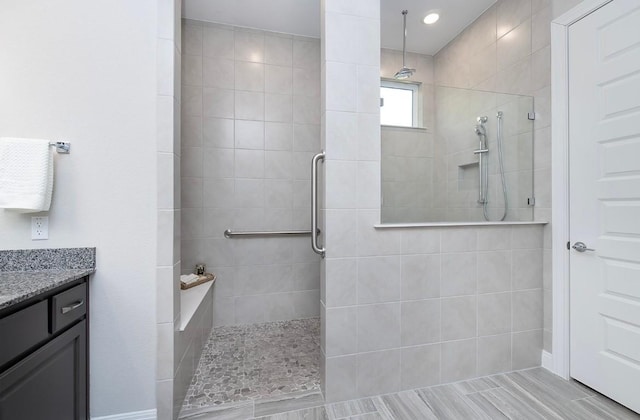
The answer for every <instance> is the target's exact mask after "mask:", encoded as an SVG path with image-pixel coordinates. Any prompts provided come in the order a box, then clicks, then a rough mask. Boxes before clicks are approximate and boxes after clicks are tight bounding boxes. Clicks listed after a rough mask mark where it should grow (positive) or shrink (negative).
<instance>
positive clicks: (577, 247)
mask: <svg viewBox="0 0 640 420" xmlns="http://www.w3.org/2000/svg"><path fill="white" fill-rule="evenodd" d="M571 248H573V249H575V250H576V251H578V252H585V251H595V249H591V248H587V245H586V244H585V243H584V242H576V243H575V244H573V246H572V247H571Z"/></svg>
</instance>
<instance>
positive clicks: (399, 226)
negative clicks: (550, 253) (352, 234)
mask: <svg viewBox="0 0 640 420" xmlns="http://www.w3.org/2000/svg"><path fill="white" fill-rule="evenodd" d="M547 223H549V222H545V221H533V222H437V223H378V224H377V225H373V227H375V228H376V229H404V228H420V227H455V226H523V225H524V226H526V225H546V224H547Z"/></svg>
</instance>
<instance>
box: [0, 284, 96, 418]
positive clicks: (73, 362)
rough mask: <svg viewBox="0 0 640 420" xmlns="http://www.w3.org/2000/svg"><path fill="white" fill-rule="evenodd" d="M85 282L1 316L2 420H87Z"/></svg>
mask: <svg viewBox="0 0 640 420" xmlns="http://www.w3.org/2000/svg"><path fill="white" fill-rule="evenodd" d="M88 299H89V294H88V282H87V278H86V277H85V278H83V279H80V280H79V281H76V282H74V283H72V284H67V285H65V286H63V287H60V288H58V289H56V290H53V291H50V292H48V293H43V294H42V295H39V296H35V297H33V298H31V299H29V300H28V301H25V302H23V303H22V304H21V305H20V307H19V308H11V307H10V308H7V309H5V310H3V311H2V312H0V420H16V419H29V420H39V419H42V420H45V419H46V420H55V419H61V420H62V419H64V420H71V419H77V420H84V419H88V417H89V416H88V411H89V406H88V322H89V321H88V304H89V301H88Z"/></svg>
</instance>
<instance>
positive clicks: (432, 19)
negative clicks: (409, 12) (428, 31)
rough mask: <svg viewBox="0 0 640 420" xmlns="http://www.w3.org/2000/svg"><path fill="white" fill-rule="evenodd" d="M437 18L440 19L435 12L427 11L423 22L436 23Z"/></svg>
mask: <svg viewBox="0 0 640 420" xmlns="http://www.w3.org/2000/svg"><path fill="white" fill-rule="evenodd" d="M438 19H440V15H439V14H437V13H429V14H428V15H427V16H425V17H424V20H423V22H424V23H426V24H427V25H431V24H433V23H436V22H437V21H438Z"/></svg>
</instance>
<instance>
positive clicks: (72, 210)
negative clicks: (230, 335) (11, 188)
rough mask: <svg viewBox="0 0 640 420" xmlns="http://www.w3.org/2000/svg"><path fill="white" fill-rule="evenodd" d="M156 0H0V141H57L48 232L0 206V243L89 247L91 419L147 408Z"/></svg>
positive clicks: (151, 366) (151, 392)
mask: <svg viewBox="0 0 640 420" xmlns="http://www.w3.org/2000/svg"><path fill="white" fill-rule="evenodd" d="M156 8H157V7H156V1H155V0H138V1H135V2H131V1H128V0H96V1H91V2H86V1H82V0H67V1H63V2H49V1H42V0H40V1H38V0H21V1H19V2H16V1H12V0H0V63H2V64H1V65H0V98H2V100H1V101H0V136H22V137H41V138H52V139H60V140H65V141H69V142H71V144H72V146H71V154H70V155H67V156H56V179H55V187H54V198H53V204H52V208H51V211H50V212H49V214H48V215H49V217H50V232H49V235H50V239H49V240H48V241H41V242H32V241H31V240H30V216H29V215H16V214H10V213H7V212H0V249H16V248H51V247H74V246H95V247H97V264H98V267H97V269H98V271H97V272H96V274H95V275H94V277H93V278H92V280H91V288H92V293H91V299H92V302H91V305H92V306H91V314H90V315H91V342H90V344H91V381H90V384H91V412H92V415H93V416H103V415H109V414H113V413H121V412H131V411H139V410H145V409H152V408H155V386H154V384H155V265H156V241H155V238H156V140H155V135H156V125H155V114H156V94H157V92H156V79H155V68H156V67H155V66H156V54H155V51H156Z"/></svg>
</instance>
